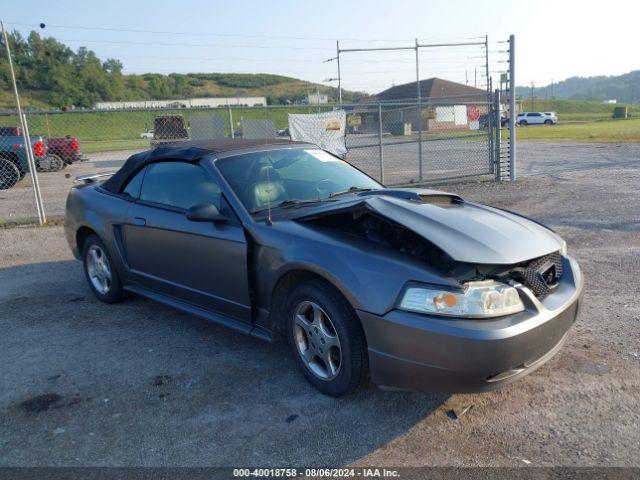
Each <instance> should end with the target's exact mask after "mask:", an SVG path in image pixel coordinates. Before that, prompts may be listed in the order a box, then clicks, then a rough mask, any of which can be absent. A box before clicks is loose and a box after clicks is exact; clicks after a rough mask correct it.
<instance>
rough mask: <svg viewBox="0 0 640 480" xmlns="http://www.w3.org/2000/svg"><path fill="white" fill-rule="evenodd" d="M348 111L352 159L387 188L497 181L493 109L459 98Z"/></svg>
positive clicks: (364, 105)
mask: <svg viewBox="0 0 640 480" xmlns="http://www.w3.org/2000/svg"><path fill="white" fill-rule="evenodd" d="M345 110H346V111H347V135H346V142H347V149H348V154H347V159H348V160H349V162H351V163H353V164H354V165H356V166H357V167H358V168H360V169H362V170H364V171H365V172H366V173H368V174H369V175H371V176H373V177H375V178H377V179H380V180H382V182H383V183H385V184H387V185H403V184H411V183H432V182H438V181H445V180H447V181H449V180H454V179H462V178H469V177H478V176H483V175H492V174H493V171H494V154H493V152H492V146H491V141H492V138H493V135H494V133H493V130H492V128H493V123H492V118H491V103H490V102H489V101H487V99H486V97H479V96H477V95H476V96H460V97H455V98H454V97H450V98H438V99H433V100H427V101H425V102H421V103H417V102H415V101H411V102H393V103H377V102H376V103H366V102H364V103H361V104H357V105H348V106H345Z"/></svg>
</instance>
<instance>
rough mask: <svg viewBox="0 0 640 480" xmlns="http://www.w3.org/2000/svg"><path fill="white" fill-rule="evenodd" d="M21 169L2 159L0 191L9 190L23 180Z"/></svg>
mask: <svg viewBox="0 0 640 480" xmlns="http://www.w3.org/2000/svg"><path fill="white" fill-rule="evenodd" d="M21 178H22V177H21V176H20V169H19V168H18V167H17V166H16V164H15V163H13V162H10V161H9V160H7V159H6V158H0V190H9V189H10V188H13V187H15V186H16V183H18V182H19V181H20V180H21Z"/></svg>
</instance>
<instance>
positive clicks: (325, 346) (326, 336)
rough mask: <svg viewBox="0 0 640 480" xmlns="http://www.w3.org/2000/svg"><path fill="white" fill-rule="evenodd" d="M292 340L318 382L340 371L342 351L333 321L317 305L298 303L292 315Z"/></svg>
mask: <svg viewBox="0 0 640 480" xmlns="http://www.w3.org/2000/svg"><path fill="white" fill-rule="evenodd" d="M293 328H294V332H293V333H294V340H295V345H296V348H297V350H298V353H299V354H300V358H301V359H302V362H303V363H304V365H305V366H306V367H307V369H308V370H309V371H310V372H311V373H313V375H315V376H316V377H318V378H319V379H321V380H325V381H330V380H333V379H334V378H335V377H336V376H338V373H339V372H340V366H341V365H342V349H341V347H340V339H339V338H338V334H337V331H336V329H335V327H334V325H333V322H332V321H331V319H330V318H329V316H328V315H327V313H326V312H325V311H324V310H323V309H322V308H321V307H320V306H319V305H318V304H316V303H314V302H309V301H304V302H300V303H299V304H298V306H297V307H296V309H295V313H294V326H293Z"/></svg>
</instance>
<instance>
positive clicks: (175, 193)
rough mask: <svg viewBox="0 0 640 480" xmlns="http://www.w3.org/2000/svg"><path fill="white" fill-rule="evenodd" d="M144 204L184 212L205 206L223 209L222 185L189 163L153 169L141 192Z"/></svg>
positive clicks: (168, 163)
mask: <svg viewBox="0 0 640 480" xmlns="http://www.w3.org/2000/svg"><path fill="white" fill-rule="evenodd" d="M132 181H133V180H132ZM140 200H143V201H145V202H151V203H155V204H159V205H166V206H169V207H174V208H180V209H184V210H188V209H189V208H191V207H193V206H194V205H199V204H202V203H212V204H214V205H215V206H216V207H218V209H220V208H221V205H220V188H219V187H218V185H217V184H216V183H215V182H214V180H213V179H212V178H211V177H210V176H209V175H207V173H206V172H205V171H204V170H203V169H202V167H200V166H199V165H194V164H192V163H185V162H160V163H152V164H151V165H149V166H148V167H147V172H146V174H145V176H144V180H143V182H142V188H141V189H140Z"/></svg>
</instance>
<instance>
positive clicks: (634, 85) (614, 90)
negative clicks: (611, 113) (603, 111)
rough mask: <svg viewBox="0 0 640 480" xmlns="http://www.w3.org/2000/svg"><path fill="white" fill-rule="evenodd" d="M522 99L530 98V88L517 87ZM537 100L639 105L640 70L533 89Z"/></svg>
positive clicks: (565, 81) (584, 78) (581, 78)
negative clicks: (555, 99)
mask: <svg viewBox="0 0 640 480" xmlns="http://www.w3.org/2000/svg"><path fill="white" fill-rule="evenodd" d="M516 93H517V95H518V96H521V97H523V98H528V97H531V87H525V86H521V87H517V88H516ZM533 93H534V96H535V97H537V98H552V97H553V98H559V99H567V100H600V101H604V100H609V99H616V100H617V101H618V103H640V70H634V71H633V72H629V73H625V74H623V75H617V76H604V75H600V76H596V77H571V78H567V79H566V80H563V81H561V82H558V83H554V84H553V85H546V86H543V87H536V88H534V92H533Z"/></svg>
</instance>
